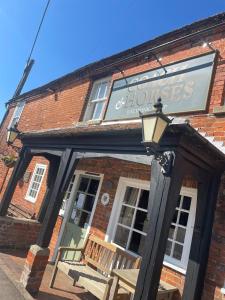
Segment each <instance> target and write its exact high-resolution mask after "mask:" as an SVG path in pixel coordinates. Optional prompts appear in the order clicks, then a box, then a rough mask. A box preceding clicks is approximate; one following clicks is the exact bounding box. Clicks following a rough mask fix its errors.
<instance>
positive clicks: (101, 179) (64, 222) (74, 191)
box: [51, 170, 104, 262]
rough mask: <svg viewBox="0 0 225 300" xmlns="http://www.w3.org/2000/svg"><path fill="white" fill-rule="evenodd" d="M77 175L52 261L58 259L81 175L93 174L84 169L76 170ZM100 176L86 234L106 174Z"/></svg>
mask: <svg viewBox="0 0 225 300" xmlns="http://www.w3.org/2000/svg"><path fill="white" fill-rule="evenodd" d="M75 175H76V177H75V181H74V184H73V188H72V190H71V193H70V197H69V199H68V200H67V205H66V209H65V213H64V217H63V223H62V226H61V229H60V232H59V235H58V239H57V242H56V246H55V249H54V253H53V255H52V258H51V262H54V261H55V260H56V257H57V253H58V248H59V246H60V244H61V241H62V238H63V233H64V230H65V227H66V223H67V221H68V218H69V215H70V211H71V206H72V205H73V200H74V195H75V193H76V191H77V188H78V186H77V185H78V182H79V177H80V175H87V176H90V177H91V176H92V175H90V174H87V171H84V170H75ZM93 176H94V175H93ZM95 177H97V176H95ZM98 177H99V178H100V181H99V186H98V190H97V193H96V197H95V202H94V205H93V208H92V212H91V216H90V219H89V224H88V227H87V231H86V236H87V235H88V233H89V231H90V228H91V224H92V220H93V217H94V213H95V209H96V206H97V203H98V198H99V194H100V191H101V186H102V182H103V178H104V174H99V175H98Z"/></svg>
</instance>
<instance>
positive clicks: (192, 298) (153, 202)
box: [0, 124, 225, 300]
mask: <svg viewBox="0 0 225 300" xmlns="http://www.w3.org/2000/svg"><path fill="white" fill-rule="evenodd" d="M134 127H135V126H134ZM107 129H109V128H107ZM107 129H106V128H104V129H103V127H101V128H98V130H101V132H100V131H97V129H96V128H95V131H94V132H92V131H90V130H89V131H88V130H87V129H85V130H83V131H82V130H81V129H71V131H68V132H66V131H63V132H57V131H55V132H46V133H37V134H30V135H29V134H27V135H25V136H24V137H22V141H23V143H24V148H23V150H22V152H21V156H20V160H19V161H18V163H17V165H16V167H15V169H14V173H13V176H12V178H11V181H10V183H9V186H8V188H7V190H6V192H5V195H4V197H3V200H2V203H1V209H0V214H1V215H2V216H4V215H5V214H6V212H7V209H8V206H9V203H10V201H11V198H12V194H13V190H14V189H15V186H16V184H17V181H18V180H19V178H20V177H21V176H22V174H23V173H24V171H25V170H26V167H27V165H28V164H29V162H30V160H31V158H32V156H35V155H43V156H44V157H45V158H47V159H48V160H49V162H50V170H49V176H48V189H47V191H46V196H45V201H44V202H43V206H42V208H41V211H40V214H39V222H40V223H42V226H41V230H40V233H39V234H38V239H37V242H36V244H37V245H38V247H37V250H35V251H33V250H32V251H31V250H30V251H29V253H28V258H27V260H26V267H25V269H24V271H25V273H26V274H25V275H26V276H25V278H26V280H25V281H26V288H27V289H28V290H30V291H31V292H34V290H33V288H34V285H33V281H32V280H30V279H32V278H36V277H35V276H36V275H35V274H36V273H35V272H36V266H35V261H37V263H38V266H39V267H40V269H38V272H39V273H41V272H42V271H43V270H44V269H45V266H46V263H47V260H48V256H49V252H48V249H47V248H48V246H49V243H50V240H51V236H52V232H53V228H54V225H55V223H56V220H57V216H58V212H59V210H60V207H61V204H62V200H63V195H64V192H65V191H66V189H67V187H68V185H69V182H70V180H71V178H72V175H73V174H74V171H75V169H76V167H77V165H78V161H79V159H80V158H81V157H82V155H84V154H85V153H89V154H90V153H92V154H93V153H101V154H104V153H105V155H106V156H107V155H110V154H113V155H115V154H120V155H131V156H132V155H133V156H138V157H140V156H141V155H142V156H143V155H145V148H144V147H143V145H141V143H140V141H141V129H140V128H139V127H138V126H136V128H133V129H132V130H131V129H130V128H123V129H121V127H118V128H117V129H116V130H115V129H112V131H111V132H110V131H109V130H107ZM50 139H51V142H50ZM68 145H69V146H68ZM159 152H160V153H161V155H162V156H161V157H162V158H163V157H164V159H166V158H168V157H171V158H172V165H171V172H168V173H167V172H162V165H163V161H160V160H158V159H156V158H155V159H153V161H152V163H151V187H150V196H149V205H148V212H149V214H150V217H149V222H148V224H146V226H147V229H146V232H147V239H146V240H147V243H145V247H144V248H143V249H142V250H143V263H142V265H141V269H140V275H139V279H138V284H137V289H136V295H135V297H136V298H135V299H149V298H151V299H155V297H156V293H157V290H158V283H159V279H160V275H161V271H162V265H163V258H164V254H165V251H166V242H167V238H168V234H169V229H170V224H171V221H172V219H173V215H174V212H175V209H176V205H177V199H178V198H179V194H180V190H181V186H182V183H183V180H184V179H185V176H190V177H191V178H192V179H193V180H194V181H195V182H196V183H197V184H196V187H197V189H198V195H197V210H196V211H197V213H196V221H195V224H194V235H193V239H192V243H191V250H190V253H191V254H190V257H189V260H188V266H187V272H186V280H185V284H184V292H183V298H182V299H185V300H199V299H200V298H201V295H202V292H203V286H204V279H205V272H206V266H207V260H208V253H209V245H210V240H211V232H212V224H213V217H214V211H215V206H216V199H217V193H218V189H219V184H220V178H221V174H222V172H223V171H224V161H225V160H224V155H223V154H222V153H221V152H220V151H219V150H218V149H216V148H215V147H214V146H213V145H211V144H209V143H207V142H206V141H205V140H204V139H203V138H201V137H200V135H199V134H198V133H197V132H196V131H195V130H194V129H193V128H191V126H189V125H188V124H179V125H175V124H173V125H171V126H169V129H168V131H167V134H166V135H165V137H164V139H163V140H162V144H161V145H160V150H159ZM167 155H168V156H167ZM164 167H165V165H164ZM149 168H150V167H149ZM29 257H32V259H31V261H29ZM43 257H44V260H43V259H42V258H43ZM40 258H41V264H39V263H40ZM155 262H156V263H155ZM36 279H38V280H39V281H40V280H41V279H42V278H41V277H40V278H36ZM38 280H37V282H35V288H36V290H35V291H36V292H37V287H39V284H40V282H38ZM144 282H148V283H149V284H148V285H146V284H145V285H144V284H143V283H144ZM205 299H208V300H209V298H205Z"/></svg>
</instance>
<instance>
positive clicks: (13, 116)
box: [8, 100, 26, 129]
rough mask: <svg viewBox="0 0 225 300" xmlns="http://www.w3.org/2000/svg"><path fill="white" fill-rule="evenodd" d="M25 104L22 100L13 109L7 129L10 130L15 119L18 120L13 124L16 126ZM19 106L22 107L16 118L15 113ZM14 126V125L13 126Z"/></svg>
mask: <svg viewBox="0 0 225 300" xmlns="http://www.w3.org/2000/svg"><path fill="white" fill-rule="evenodd" d="M25 104H26V102H25V101H24V100H22V101H20V102H18V103H17V105H16V107H15V109H14V112H13V115H12V118H11V120H10V122H9V125H8V129H10V128H11V127H12V124H13V121H14V120H15V119H18V120H17V122H16V123H15V124H18V123H19V120H20V118H21V115H22V113H23V110H24V107H25ZM20 106H22V109H21V111H20V113H19V114H18V116H17V112H18V110H19V107H20ZM15 124H14V125H15Z"/></svg>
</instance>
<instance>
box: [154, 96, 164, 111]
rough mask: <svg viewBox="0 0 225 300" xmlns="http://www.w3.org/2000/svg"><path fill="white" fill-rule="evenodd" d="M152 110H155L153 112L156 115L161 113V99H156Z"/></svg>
mask: <svg viewBox="0 0 225 300" xmlns="http://www.w3.org/2000/svg"><path fill="white" fill-rule="evenodd" d="M154 108H155V111H156V112H157V113H161V112H162V108H163V105H162V99H161V98H158V100H157V102H156V103H155V104H154Z"/></svg>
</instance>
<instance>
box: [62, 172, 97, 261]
mask: <svg viewBox="0 0 225 300" xmlns="http://www.w3.org/2000/svg"><path fill="white" fill-rule="evenodd" d="M75 176H76V180H75V184H74V188H73V190H72V192H71V196H70V199H69V201H68V209H67V212H66V213H65V219H64V222H63V226H62V231H63V232H62V234H61V238H60V236H59V239H60V245H61V246H69V247H79V248H80V247H82V246H83V243H84V240H85V238H86V236H87V234H88V232H89V229H90V226H91V223H92V219H93V216H94V212H95V207H96V204H97V199H98V195H99V192H100V189H101V182H102V178H103V176H102V175H92V174H88V173H86V172H81V171H79V172H78V173H77V174H76V175H75ZM79 256H80V253H79V252H77V253H74V252H71V251H65V253H64V255H63V258H64V259H66V260H76V259H79Z"/></svg>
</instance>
